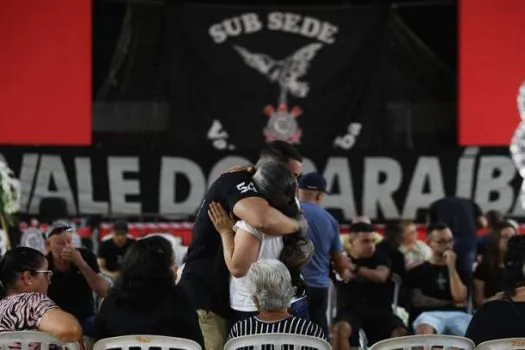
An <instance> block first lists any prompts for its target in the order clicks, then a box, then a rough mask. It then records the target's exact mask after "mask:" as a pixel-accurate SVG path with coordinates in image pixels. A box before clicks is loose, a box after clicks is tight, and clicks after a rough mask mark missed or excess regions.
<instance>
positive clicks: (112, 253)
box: [98, 239, 135, 272]
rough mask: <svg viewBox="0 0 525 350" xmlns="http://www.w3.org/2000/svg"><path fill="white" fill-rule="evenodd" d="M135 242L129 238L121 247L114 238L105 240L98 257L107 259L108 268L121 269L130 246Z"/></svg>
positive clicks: (110, 269) (111, 269)
mask: <svg viewBox="0 0 525 350" xmlns="http://www.w3.org/2000/svg"><path fill="white" fill-rule="evenodd" d="M133 242H135V241H134V240H132V239H127V240H126V243H124V245H123V246H121V247H119V246H117V245H116V244H115V242H113V240H112V239H109V240H107V241H104V242H102V243H101V244H100V247H99V248H98V257H99V258H101V259H104V260H105V261H106V270H108V271H110V272H115V271H120V265H121V264H122V261H123V260H124V256H125V255H126V252H127V251H128V249H129V247H130V246H131V245H132V244H133Z"/></svg>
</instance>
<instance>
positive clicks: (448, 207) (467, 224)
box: [429, 197, 483, 241]
mask: <svg viewBox="0 0 525 350" xmlns="http://www.w3.org/2000/svg"><path fill="white" fill-rule="evenodd" d="M482 215H483V213H482V212H481V209H480V208H479V206H478V205H477V204H476V203H474V201H472V200H471V199H467V198H456V197H446V198H442V199H439V200H437V201H435V202H434V203H432V205H431V206H430V209H429V216H430V219H431V222H436V221H443V222H444V223H446V224H447V225H448V227H450V230H451V231H452V233H453V235H454V237H455V238H471V239H472V240H473V241H474V240H477V238H476V237H477V236H476V231H477V223H476V222H477V218H478V217H480V216H482Z"/></svg>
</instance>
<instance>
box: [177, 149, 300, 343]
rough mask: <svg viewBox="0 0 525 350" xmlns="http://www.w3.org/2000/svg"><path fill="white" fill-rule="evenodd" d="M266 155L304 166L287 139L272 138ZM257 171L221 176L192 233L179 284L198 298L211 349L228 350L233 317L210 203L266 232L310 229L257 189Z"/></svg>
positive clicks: (263, 154)
mask: <svg viewBox="0 0 525 350" xmlns="http://www.w3.org/2000/svg"><path fill="white" fill-rule="evenodd" d="M260 158H261V159H273V160H275V161H278V162H281V163H283V164H285V165H286V166H287V167H288V168H289V169H290V171H291V172H292V173H293V174H295V175H296V176H298V175H300V173H301V170H302V157H301V155H300V154H299V152H297V150H295V149H294V147H293V146H291V145H290V144H288V143H286V142H282V141H276V142H273V143H270V144H269V145H268V146H267V147H266V148H265V149H264V150H263V151H262V152H261V157H260ZM252 175H253V173H251V172H249V171H246V170H245V169H244V170H242V169H240V170H239V171H232V172H228V173H225V174H223V175H221V176H220V177H219V178H218V179H217V180H216V181H215V182H214V183H213V184H212V186H211V187H210V189H209V190H208V193H207V194H206V197H205V198H204V200H203V202H202V204H201V207H200V209H199V212H198V213H197V217H196V219H195V225H194V227H193V233H192V243H191V245H190V247H189V249H188V254H187V258H186V263H185V266H184V271H183V273H182V276H181V279H180V282H179V285H180V286H182V287H183V288H184V289H185V290H186V291H187V293H188V295H189V296H190V297H191V298H192V299H193V302H194V305H195V307H196V308H197V313H198V315H199V322H200V325H201V329H202V333H203V336H204V342H205V348H206V349H207V350H222V349H223V346H224V341H225V339H226V336H227V332H228V329H227V319H228V318H229V317H230V312H231V310H230V298H229V278H230V274H229V271H228V268H227V267H226V263H225V262H224V257H223V251H222V243H221V238H220V235H219V233H218V232H217V231H216V230H215V228H214V226H213V223H212V222H211V220H210V218H209V216H208V206H209V204H210V203H211V202H212V201H214V202H219V203H220V204H221V205H222V207H223V208H224V209H225V210H226V211H227V212H229V213H233V214H234V215H235V216H236V217H237V218H239V219H241V220H244V221H245V222H246V223H247V224H249V225H250V226H252V227H254V228H255V229H257V230H259V231H261V232H265V233H266V234H270V235H271V234H275V235H285V234H292V233H295V232H297V231H299V230H303V229H305V227H304V223H301V222H298V221H297V220H294V219H292V218H289V217H287V216H286V215H284V214H282V213H281V212H280V211H278V210H277V209H275V208H272V207H271V206H270V205H269V204H268V202H267V201H266V200H265V199H264V198H262V196H261V194H259V193H258V192H257V190H256V189H255V186H254V184H253V183H252V181H251V177H252Z"/></svg>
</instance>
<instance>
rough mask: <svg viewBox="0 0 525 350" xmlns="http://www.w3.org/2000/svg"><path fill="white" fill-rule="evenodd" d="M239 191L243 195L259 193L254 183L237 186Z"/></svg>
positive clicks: (243, 183)
mask: <svg viewBox="0 0 525 350" xmlns="http://www.w3.org/2000/svg"><path fill="white" fill-rule="evenodd" d="M237 189H238V190H239V191H241V193H246V192H248V191H252V192H257V190H256V189H255V186H254V184H253V182H250V183H248V184H246V182H241V183H240V184H238V185H237Z"/></svg>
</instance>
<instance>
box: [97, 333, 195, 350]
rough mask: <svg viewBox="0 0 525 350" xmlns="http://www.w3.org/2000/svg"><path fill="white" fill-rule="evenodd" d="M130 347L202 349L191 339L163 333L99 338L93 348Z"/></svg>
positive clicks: (104, 349) (125, 349)
mask: <svg viewBox="0 0 525 350" xmlns="http://www.w3.org/2000/svg"><path fill="white" fill-rule="evenodd" d="M130 347H139V348H141V349H149V348H150V347H156V348H161V349H162V350H168V349H181V350H202V348H201V346H200V345H199V344H198V343H196V342H194V341H193V340H189V339H182V338H175V337H165V336H162V335H124V336H121V337H113V338H106V339H102V340H99V341H97V342H96V343H95V345H94V347H93V350H106V349H115V348H119V349H122V350H127V349H129V348H130Z"/></svg>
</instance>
